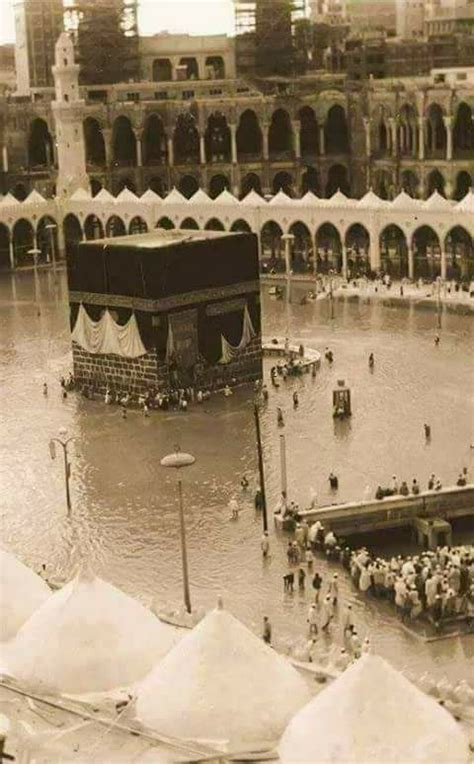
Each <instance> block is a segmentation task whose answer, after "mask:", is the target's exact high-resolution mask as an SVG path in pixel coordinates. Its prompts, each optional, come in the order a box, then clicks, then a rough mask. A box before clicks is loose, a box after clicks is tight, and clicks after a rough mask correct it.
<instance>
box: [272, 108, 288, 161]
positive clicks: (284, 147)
mask: <svg viewBox="0 0 474 764" xmlns="http://www.w3.org/2000/svg"><path fill="white" fill-rule="evenodd" d="M268 150H269V153H270V156H273V157H275V156H278V155H282V154H288V153H289V152H291V151H292V150H293V130H292V127H291V120H290V115H289V114H288V112H287V111H286V110H285V109H277V110H276V111H274V112H273V114H272V119H271V122H270V127H269V128H268Z"/></svg>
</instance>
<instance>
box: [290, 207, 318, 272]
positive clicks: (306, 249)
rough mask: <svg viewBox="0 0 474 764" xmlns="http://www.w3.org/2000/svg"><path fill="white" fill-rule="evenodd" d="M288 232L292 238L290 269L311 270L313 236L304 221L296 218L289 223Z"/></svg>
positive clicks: (297, 270)
mask: <svg viewBox="0 0 474 764" xmlns="http://www.w3.org/2000/svg"><path fill="white" fill-rule="evenodd" d="M288 233H290V234H292V235H293V236H294V237H295V238H294V242H293V247H292V251H291V269H292V271H294V272H295V273H305V272H307V271H309V270H313V256H314V253H313V237H312V236H311V231H310V230H309V228H308V226H307V225H306V224H305V223H302V222H301V220H297V221H295V222H294V223H292V224H291V226H290V228H289V230H288Z"/></svg>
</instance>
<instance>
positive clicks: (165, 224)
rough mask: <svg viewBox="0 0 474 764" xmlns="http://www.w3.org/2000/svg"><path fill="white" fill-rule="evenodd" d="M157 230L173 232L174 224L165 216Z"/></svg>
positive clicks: (158, 223) (160, 220)
mask: <svg viewBox="0 0 474 764" xmlns="http://www.w3.org/2000/svg"><path fill="white" fill-rule="evenodd" d="M155 228H163V229H164V230H165V231H171V230H172V229H173V228H174V223H173V221H172V220H171V219H170V218H168V217H166V216H165V217H162V218H160V219H159V220H158V222H157V224H156V226H155Z"/></svg>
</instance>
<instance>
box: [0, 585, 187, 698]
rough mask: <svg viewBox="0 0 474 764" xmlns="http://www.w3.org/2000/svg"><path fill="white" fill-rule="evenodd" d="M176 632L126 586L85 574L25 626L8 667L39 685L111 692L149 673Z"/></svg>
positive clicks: (35, 686)
mask: <svg viewBox="0 0 474 764" xmlns="http://www.w3.org/2000/svg"><path fill="white" fill-rule="evenodd" d="M175 633H176V632H175V630H174V629H172V628H171V627H170V626H167V625H166V624H163V623H162V622H161V621H159V620H158V618H156V616H154V615H153V614H152V613H151V612H150V611H149V610H147V609H146V608H145V607H144V606H143V605H141V604H140V603H139V602H137V601H136V600H134V599H132V597H129V596H128V595H126V594H125V593H124V592H122V591H120V589H116V588H115V586H112V585H111V584H108V583H106V582H105V581H103V580H102V579H100V578H96V577H95V576H93V575H89V574H87V573H81V574H80V575H79V576H77V578H75V579H74V580H73V581H71V582H70V583H69V584H67V585H66V586H64V587H63V588H62V589H61V590H60V591H58V592H55V593H54V594H52V595H51V596H50V597H49V598H48V600H47V601H46V602H45V603H44V604H43V605H42V607H40V608H39V609H38V610H37V611H36V612H35V613H34V614H33V615H32V616H31V618H30V619H29V620H28V621H27V622H26V623H25V624H24V626H23V627H22V628H21V629H20V631H19V632H18V634H17V636H16V639H15V640H14V642H12V647H11V652H10V654H9V656H8V669H9V673H10V674H11V675H12V676H14V677H15V678H16V679H18V680H19V681H21V682H22V683H24V684H25V685H27V686H28V687H30V688H31V689H33V690H35V691H38V692H46V693H49V694H59V693H69V694H82V693H93V692H106V691H108V690H112V689H115V688H117V687H124V686H127V685H130V684H132V683H133V682H136V681H137V680H140V679H142V678H143V677H144V676H146V674H147V673H148V672H149V671H150V669H151V668H152V666H154V665H155V664H156V662H157V661H158V660H160V658H162V657H163V656H164V655H165V654H166V653H167V652H168V650H169V649H170V648H171V647H172V645H173V644H175V642H176V636H175Z"/></svg>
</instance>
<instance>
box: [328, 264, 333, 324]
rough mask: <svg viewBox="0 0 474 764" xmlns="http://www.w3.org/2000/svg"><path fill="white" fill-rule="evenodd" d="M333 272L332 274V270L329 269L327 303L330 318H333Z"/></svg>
mask: <svg viewBox="0 0 474 764" xmlns="http://www.w3.org/2000/svg"><path fill="white" fill-rule="evenodd" d="M333 274H334V272H333V271H332V270H331V271H329V304H330V306H331V319H333V318H334V280H333Z"/></svg>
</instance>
